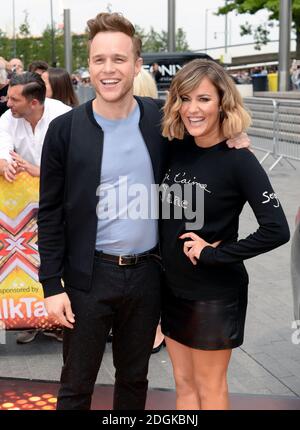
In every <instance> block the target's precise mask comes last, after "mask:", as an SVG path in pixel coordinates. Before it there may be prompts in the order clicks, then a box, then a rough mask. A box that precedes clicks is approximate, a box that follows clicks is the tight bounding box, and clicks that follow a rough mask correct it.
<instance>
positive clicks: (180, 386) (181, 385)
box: [174, 372, 197, 394]
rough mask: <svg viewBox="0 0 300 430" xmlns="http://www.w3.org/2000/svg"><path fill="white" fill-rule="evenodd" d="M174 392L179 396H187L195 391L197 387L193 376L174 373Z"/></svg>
mask: <svg viewBox="0 0 300 430" xmlns="http://www.w3.org/2000/svg"><path fill="white" fill-rule="evenodd" d="M174 378H175V384H176V391H177V393H179V394H187V393H191V392H195V391H197V385H196V381H195V378H194V376H193V374H184V373H182V372H175V373H174Z"/></svg>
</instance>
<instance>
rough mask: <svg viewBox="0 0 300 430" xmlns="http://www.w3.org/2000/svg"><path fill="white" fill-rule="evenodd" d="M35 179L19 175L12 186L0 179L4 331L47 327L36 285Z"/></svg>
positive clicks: (0, 292)
mask: <svg viewBox="0 0 300 430" xmlns="http://www.w3.org/2000/svg"><path fill="white" fill-rule="evenodd" d="M38 201H39V178H35V177H32V176H30V175H29V174H28V173H20V174H18V175H17V179H16V180H15V181H14V182H13V183H9V182H7V181H5V180H4V178H3V177H2V176H0V322H2V325H3V326H4V327H5V328H6V329H20V328H41V329H45V328H49V327H52V326H53V321H51V320H50V319H48V317H47V312H46V309H45V306H44V301H43V290H42V286H41V284H40V283H39V282H38V267H39V253H38V246H37V223H36V218H37V210H38Z"/></svg>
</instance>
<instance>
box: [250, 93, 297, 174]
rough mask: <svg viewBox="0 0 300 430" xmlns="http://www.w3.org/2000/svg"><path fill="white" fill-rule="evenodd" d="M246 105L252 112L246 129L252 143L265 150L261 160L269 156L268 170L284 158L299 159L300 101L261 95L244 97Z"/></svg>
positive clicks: (287, 160) (287, 159) (288, 159)
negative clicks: (248, 126) (270, 163)
mask: <svg viewBox="0 0 300 430" xmlns="http://www.w3.org/2000/svg"><path fill="white" fill-rule="evenodd" d="M244 104H245V107H246V108H247V109H248V110H249V111H250V112H251V115H252V125H251V127H250V128H249V129H248V131H247V133H248V135H249V136H250V137H251V140H252V142H253V147H254V148H256V149H258V150H260V151H263V152H266V154H265V155H264V157H263V158H262V159H261V160H260V162H261V164H262V163H263V162H264V161H265V160H266V159H267V158H268V157H269V156H272V157H273V158H274V159H275V161H274V163H273V164H272V166H271V167H270V168H269V170H272V169H273V168H274V167H275V166H276V165H277V164H278V163H281V161H282V160H285V161H286V162H287V163H288V164H290V166H292V167H293V168H295V167H294V166H293V164H292V163H291V162H290V160H298V161H300V102H298V101H295V100H275V99H267V98H260V97H245V98H244Z"/></svg>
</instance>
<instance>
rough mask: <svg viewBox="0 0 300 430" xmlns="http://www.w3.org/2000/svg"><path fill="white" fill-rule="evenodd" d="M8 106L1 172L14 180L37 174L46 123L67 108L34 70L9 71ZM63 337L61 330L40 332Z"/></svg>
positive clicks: (0, 139) (26, 338)
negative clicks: (48, 94) (50, 94)
mask: <svg viewBox="0 0 300 430" xmlns="http://www.w3.org/2000/svg"><path fill="white" fill-rule="evenodd" d="M7 94H8V101H7V106H8V108H9V110H8V111H7V112H5V113H4V114H3V115H2V116H1V118H0V174H1V175H3V176H4V178H5V179H6V180H7V181H8V182H13V181H14V180H15V179H16V177H17V175H18V173H20V172H27V173H28V174H29V175H31V176H38V177H39V176H40V160H41V153H42V147H43V143H44V137H45V134H46V132H47V129H48V125H49V123H50V122H51V121H52V120H53V119H54V118H56V117H57V116H59V115H61V114H63V113H65V112H67V111H69V110H70V107H69V106H67V105H65V104H63V103H61V102H60V101H58V100H50V99H49V98H45V96H46V87H45V83H44V81H43V80H42V79H41V77H40V76H39V75H38V74H36V73H30V72H25V73H23V74H20V75H18V74H14V75H12V77H11V79H10V82H9V88H8V93H7ZM39 331H40V330H26V331H22V332H19V333H18V334H17V343H29V342H31V341H32V340H34V339H35V337H36V335H37V334H38V333H39ZM43 333H44V334H45V335H47V336H51V337H55V338H56V339H57V340H59V341H61V340H62V335H61V330H59V329H58V330H57V331H56V330H52V331H45V332H43Z"/></svg>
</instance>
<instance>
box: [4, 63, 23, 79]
mask: <svg viewBox="0 0 300 430" xmlns="http://www.w3.org/2000/svg"><path fill="white" fill-rule="evenodd" d="M8 69H9V71H10V74H9V78H10V75H11V74H12V73H16V74H17V75H20V74H21V73H23V72H24V64H23V62H22V60H20V58H12V59H11V60H10V61H9V62H8Z"/></svg>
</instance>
